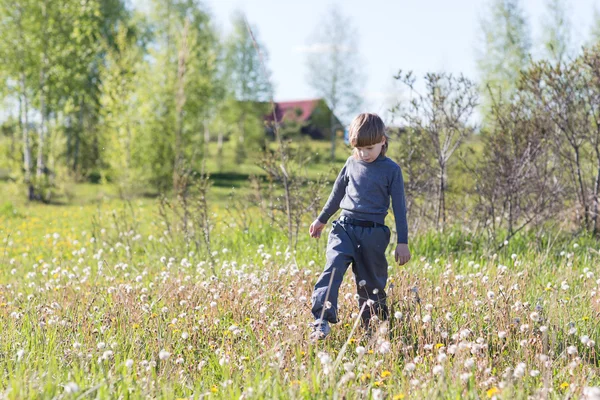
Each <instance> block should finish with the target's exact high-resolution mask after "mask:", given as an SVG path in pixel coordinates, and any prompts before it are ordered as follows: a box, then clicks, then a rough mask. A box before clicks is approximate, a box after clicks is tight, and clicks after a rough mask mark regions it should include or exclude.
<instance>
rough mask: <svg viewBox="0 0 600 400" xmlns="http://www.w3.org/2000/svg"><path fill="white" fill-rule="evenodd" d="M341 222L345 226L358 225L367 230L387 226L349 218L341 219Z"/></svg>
mask: <svg viewBox="0 0 600 400" xmlns="http://www.w3.org/2000/svg"><path fill="white" fill-rule="evenodd" d="M339 221H340V222H343V223H345V224H350V225H358V226H363V227H366V228H376V227H378V226H385V225H384V224H380V223H378V222H373V221H365V220H362V219H354V218H349V217H340V218H339Z"/></svg>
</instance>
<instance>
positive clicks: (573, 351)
mask: <svg viewBox="0 0 600 400" xmlns="http://www.w3.org/2000/svg"><path fill="white" fill-rule="evenodd" d="M567 353H568V354H569V355H571V356H572V355H575V354H577V347H575V346H569V347H567Z"/></svg>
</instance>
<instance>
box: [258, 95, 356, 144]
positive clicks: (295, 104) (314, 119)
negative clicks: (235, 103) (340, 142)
mask: <svg viewBox="0 0 600 400" xmlns="http://www.w3.org/2000/svg"><path fill="white" fill-rule="evenodd" d="M275 118H277V123H278V124H279V125H280V132H283V133H284V134H285V133H292V132H293V133H300V134H302V135H308V136H310V137H311V138H312V139H329V138H330V137H331V136H330V134H329V132H330V126H331V123H332V119H333V125H334V129H335V130H336V131H342V132H343V130H344V126H343V125H342V123H341V122H340V120H339V119H338V118H337V117H336V116H335V115H333V118H332V112H331V110H330V109H329V106H328V105H327V103H326V102H325V100H323V99H311V100H299V101H280V102H276V103H275ZM273 121H274V116H273V113H272V112H271V113H269V114H267V115H265V125H266V127H267V128H266V129H267V133H268V134H269V135H270V136H274V135H273V133H274V132H273V129H274V127H273Z"/></svg>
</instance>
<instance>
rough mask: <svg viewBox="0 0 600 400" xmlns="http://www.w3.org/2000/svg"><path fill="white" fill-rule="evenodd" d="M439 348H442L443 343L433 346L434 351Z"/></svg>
mask: <svg viewBox="0 0 600 400" xmlns="http://www.w3.org/2000/svg"><path fill="white" fill-rule="evenodd" d="M440 347H444V343H437V344H436V345H435V348H436V349H439V348H440Z"/></svg>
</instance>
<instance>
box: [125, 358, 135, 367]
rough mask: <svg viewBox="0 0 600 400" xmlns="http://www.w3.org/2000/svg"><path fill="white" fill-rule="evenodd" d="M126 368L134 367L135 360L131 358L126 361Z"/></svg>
mask: <svg viewBox="0 0 600 400" xmlns="http://www.w3.org/2000/svg"><path fill="white" fill-rule="evenodd" d="M125 366H126V367H127V368H131V367H133V360H132V359H131V358H129V359H128V360H127V361H125Z"/></svg>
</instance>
